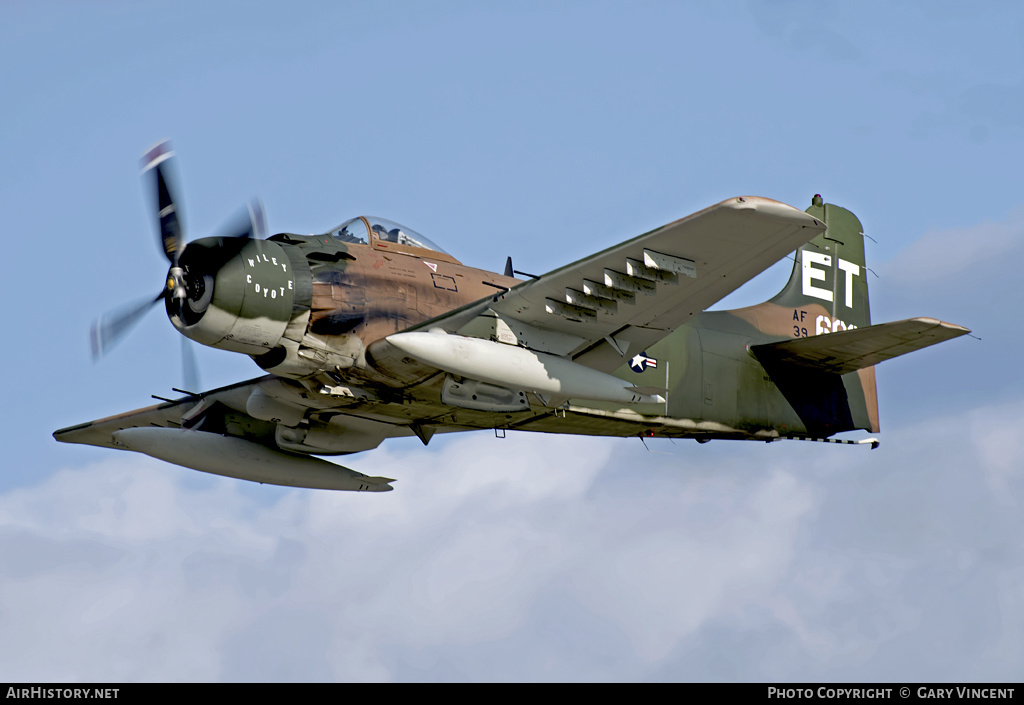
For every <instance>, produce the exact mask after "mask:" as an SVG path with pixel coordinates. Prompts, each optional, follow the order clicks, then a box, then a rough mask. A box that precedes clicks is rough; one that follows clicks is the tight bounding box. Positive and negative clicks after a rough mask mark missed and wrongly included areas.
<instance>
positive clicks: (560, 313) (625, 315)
mask: <svg viewBox="0 0 1024 705" xmlns="http://www.w3.org/2000/svg"><path fill="white" fill-rule="evenodd" d="M824 229H825V225H824V223H822V222H821V221H820V220H818V219H817V218H814V217H813V216H810V215H808V214H807V213H804V212H803V211H801V210H798V209H796V208H793V207H792V206H787V205H785V204H783V203H779V202H778V201H772V200H770V199H766V198H757V197H740V198H732V199H729V200H727V201H722V202H721V203H719V204H717V205H714V206H711V207H710V208H707V209H705V210H703V211H700V212H699V213H695V214H693V215H691V216H688V217H686V218H683V219H682V220H677V221H675V222H674V223H669V224H668V225H665V226H664V227H661V228H657V229H656V230H652V231H650V232H648V233H644V234H643V235H640V236H639V237H635V238H633V239H632V240H628V241H626V242H624V243H622V244H619V245H616V246H614V247H611V248H609V249H607V250H604V251H603V252H599V253H597V254H595V255H592V256H590V257H587V258H585V259H582V260H579V261H577V262H574V263H572V264H570V265H568V266H565V267H562V268H561V269H556V270H555V271H553V272H550V273H548V274H545V275H544V276H542V277H540V278H538V279H536V280H534V281H529V282H524V283H523V284H520V285H519V286H516V287H515V288H513V289H511V290H509V291H506V292H505V293H503V294H498V295H496V296H494V297H492V298H490V299H486V300H484V301H482V302H477V303H475V304H471V305H469V306H466V307H463V308H461V309H458V310H456V311H453V312H450V313H448V314H445V315H443V316H439V317H437V318H434V319H432V320H430V321H427V322H425V323H422V324H420V325H418V326H416V327H415V328H414V329H410V330H417V329H423V330H430V329H434V328H443V329H444V330H445V331H447V332H450V333H459V334H461V335H466V336H471V337H483V338H491V339H494V340H499V341H502V342H507V343H512V344H517V345H521V346H524V347H529V348H531V349H534V350H539V351H542V352H546V353H551V354H555V355H561V356H567V357H570V358H572V359H573V360H574V361H575V362H578V363H581V364H583V365H586V366H587V367H591V368H593V369H597V370H601V371H604V372H610V371H612V370H614V369H616V368H618V367H620V366H621V365H622V364H623V358H626V357H629V356H632V355H635V354H637V353H640V352H641V351H642V350H644V349H645V348H646V347H647V346H649V345H651V344H653V343H655V342H657V341H658V340H660V339H661V338H663V337H665V336H666V335H668V334H669V333H671V332H672V331H673V330H674V329H676V328H678V327H679V326H680V325H681V324H683V323H685V322H686V321H687V320H688V319H689V318H690V317H692V316H693V315H695V314H696V313H699V312H700V311H703V310H704V309H706V308H707V307H709V306H711V305H712V304H714V303H715V302H717V301H719V300H720V299H721V298H723V297H724V296H726V295H727V294H729V293H730V292H732V291H733V290H735V289H736V288H738V287H739V286H740V285H741V284H743V283H744V282H746V281H747V280H749V279H750V278H752V277H754V276H755V275H757V274H759V273H760V272H762V271H763V270H765V269H767V268H768V267H769V266H771V265H772V264H774V263H775V262H777V261H778V260H780V259H781V258H782V257H784V256H785V255H786V254H788V253H790V252H792V251H794V250H795V249H796V248H797V247H799V246H800V245H802V244H804V243H805V242H807V241H809V240H811V239H812V238H814V237H815V236H817V235H818V233H820V232H822V231H824Z"/></svg>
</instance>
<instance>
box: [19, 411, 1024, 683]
mask: <svg viewBox="0 0 1024 705" xmlns="http://www.w3.org/2000/svg"><path fill="white" fill-rule="evenodd" d="M964 423H965V422H964V421H963V420H962V418H960V417H957V418H950V419H946V420H940V421H938V422H929V423H928V424H923V425H922V426H920V427H917V428H910V429H904V430H897V431H895V432H890V434H889V437H888V438H887V440H886V444H885V445H883V448H882V449H880V450H878V451H865V450H863V449H859V448H858V449H850V448H837V447H832V446H819V445H816V444H791V445H788V446H787V445H784V444H773V445H771V446H764V445H762V444H750V445H744V444H726V443H713V444H711V445H710V446H707V447H705V446H696V444H684V445H681V446H680V447H675V448H671V450H672V455H671V456H664V455H658V454H646V453H643V451H642V450H638V448H636V447H634V446H633V445H632V444H633V441H632V440H612V439H588V438H578V437H551V436H545V435H530V434H512V435H510V437H509V438H507V439H505V440H503V441H501V440H496V439H493V438H491V437H489V436H487V435H486V434H477V435H474V436H468V437H462V438H453V439H446V441H445V442H444V443H442V444H440V448H439V449H436V450H435V449H433V448H432V449H430V450H429V451H427V450H422V449H412V447H411V446H407V447H406V449H405V450H402V451H400V452H399V451H389V450H383V451H377V452H374V453H370V454H366V455H362V456H357V457H356V458H353V459H352V462H351V463H350V464H351V465H354V466H357V467H358V468H359V469H361V470H364V471H367V470H372V472H375V473H378V472H379V473H382V474H385V475H388V476H390V477H397V478H399V482H397V483H396V486H397V489H396V491H395V492H392V493H387V494H385V495H362V494H354V493H351V494H350V493H331V492H304V491H289V490H279V489H276V488H269V487H257V486H252V485H246V484H244V483H241V482H238V481H233V480H226V479H221V478H213V477H207V476H202V475H193V474H190V473H189V471H185V470H180V469H178V468H173V467H170V466H165V465H162V464H160V463H158V462H156V461H153V460H150V459H148V458H144V457H141V456H132V455H128V454H125V455H123V456H117V457H115V458H111V459H110V460H106V461H104V462H101V463H97V464H95V465H92V466H88V467H85V468H81V469H77V470H65V471H62V472H60V473H58V474H56V475H55V476H53V477H52V478H51V479H50V480H49V481H47V482H46V483H44V484H43V485H41V486H39V487H35V488H27V489H19V490H16V491H12V492H9V493H7V494H5V495H0V551H2V553H3V555H4V556H5V561H4V562H3V565H2V566H0V578H2V585H3V590H2V592H0V625H2V627H3V631H4V634H5V636H6V637H7V638H6V639H5V640H4V642H3V645H0V664H2V665H0V677H2V678H5V679H9V680H28V681H32V680H39V681H46V680H113V681H121V680H166V679H183V680H268V679H269V680H293V679H294V680H311V679H312V680H316V679H326V680H393V679H436V678H440V679H445V678H455V679H485V680H486V679H510V678H513V679H514V678H520V679H534V680H536V679H547V678H551V679H558V680H563V679H587V680H602V679H638V678H659V679H673V678H700V679H720V678H746V679H768V678H774V679H792V678H812V679H815V678H840V679H861V678H866V679H871V678H881V677H886V676H888V677H897V676H896V675H892V673H893V672H892V671H891V670H887V669H891V668H892V664H893V663H896V664H898V665H899V666H900V667H901V668H902V669H903V670H901V671H898V673H902V674H903V675H902V676H899V677H901V678H903V679H907V678H910V679H913V678H925V679H942V678H957V677H959V678H971V677H977V678H985V677H997V678H1006V679H1009V678H1011V677H1013V676H1015V675H1016V676H1019V675H1020V672H1019V667H1016V668H1017V670H1014V668H1015V667H1014V666H1013V664H1019V663H1021V662H1022V661H1024V659H1021V658H1020V657H1021V656H1024V648H1022V638H1024V637H1022V635H1024V594H1022V593H1021V591H1020V589H1019V585H1020V581H1019V579H1020V578H1021V577H1022V570H1024V568H1022V564H1024V561H1022V557H1024V552H1022V550H1021V548H1020V547H1019V545H1018V544H1019V542H1018V541H1017V540H1016V538H1015V537H1018V536H1019V535H1020V530H1021V528H1022V520H1021V519H1020V518H1019V513H1018V512H1017V511H1016V509H1015V507H1014V506H1010V505H1008V504H1007V502H1006V498H1007V497H1013V498H1019V497H1020V494H1021V490H1022V484H1024V481H1022V479H1021V474H1020V472H1019V471H1018V470H1016V468H1019V467H1021V465H1022V462H1024V457H1022V455H1024V448H1021V446H1020V444H1019V443H1017V444H1012V445H1011V444H1001V445H1000V448H1001V450H1000V451H999V452H998V453H994V452H993V451H992V450H991V445H992V436H991V434H992V433H998V432H999V429H1012V428H1014V427H1019V425H1020V424H1021V423H1024V404H1016V405H1009V406H1004V407H998V408H990V409H980V410H977V411H976V412H974V413H973V414H972V415H971V417H970V420H969V421H967V422H966V423H967V424H968V426H969V428H970V429H971V430H970V431H969V432H967V433H960V432H959V431H960V430H961V429H962V428H963V427H964ZM665 448H666V449H667V448H669V446H668V444H665ZM974 458H978V459H979V460H978V461H977V462H975V461H974V460H973V459H974ZM972 465H973V466H972ZM993 477H995V478H997V479H998V482H997V483H994V481H993V480H992V478H993ZM268 498H270V499H269V501H268ZM980 595H991V598H988V599H990V600H994V601H995V603H997V604H998V611H999V615H1000V619H999V622H998V624H992V623H991V622H990V621H986V620H987V617H986V611H987V610H988V609H989V607H988V604H989V603H985V602H984V601H981V602H979V601H978V597H979V596H980ZM972 625H973V626H972ZM972 629H973V630H974V631H973V632H971V631H970V630H972ZM965 634H974V637H973V638H974V642H971V641H970V640H969V639H968V640H967V641H966V642H965V641H964V639H965V638H967V637H966V636H965ZM766 644H772V645H774V646H771V647H770V648H769V647H768V646H766ZM894 653H895V655H894ZM983 654H984V656H985V662H984V663H986V664H988V665H987V666H984V667H982V666H977V665H972V664H976V663H980V662H978V661H976V660H974V659H978V658H981V656H982V655H983ZM958 658H960V659H961V660H960V661H959V662H958V661H957V659H958ZM950 663H960V666H958V668H959V669H960V670H956V669H952V670H950V668H951V667H950V666H948V664H950ZM932 664H938V665H937V666H936V665H932ZM986 668H987V669H988V670H985V669H986Z"/></svg>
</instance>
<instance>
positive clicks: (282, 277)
mask: <svg viewBox="0 0 1024 705" xmlns="http://www.w3.org/2000/svg"><path fill="white" fill-rule="evenodd" d="M379 222H385V223H386V222H387V221H379V219H373V218H365V217H360V218H356V219H352V220H351V221H348V222H347V223H346V224H344V225H343V226H339V228H337V229H335V230H333V231H330V232H328V233H325V234H323V235H314V236H302V235H295V234H289V233H282V234H278V235H274V236H273V237H271V238H269V239H267V240H254V239H245V240H237V241H228V240H225V239H223V238H221V239H218V238H208V239H205V240H197V241H195V242H193V243H190V244H189V245H188V246H187V247H185V248H184V251H183V253H182V254H181V260H180V264H181V266H182V268H183V269H184V270H185V271H186V273H187V277H186V278H187V279H188V281H189V290H188V299H187V301H186V304H185V305H184V306H183V307H179V306H177V305H176V304H175V305H172V301H171V299H170V298H168V300H167V306H168V314H169V316H170V317H171V320H172V321H173V322H174V325H175V326H176V327H177V328H178V329H179V330H180V331H181V332H182V333H183V334H185V335H186V336H188V337H190V338H192V339H194V340H197V341H198V342H201V343H203V344H206V345H210V346H213V347H218V348H222V349H227V350H232V351H235V352H242V353H245V354H247V355H250V356H252V358H253V359H254V360H255V361H256V362H257V364H258V365H259V366H260V367H261V368H262V369H264V370H265V371H266V372H268V373H269V374H268V375H267V376H265V377H261V378H257V379H253V380H249V381H248V382H243V383H240V384H237V385H231V386H230V387H225V388H221V389H217V390H213V391H210V392H207V393H203V394H200V395H193V396H189V397H186V398H183V399H179V400H175V401H171V400H168V401H167V402H166V403H163V404H159V405H156V406H153V407H149V408H147V409H140V410H138V411H136V412H130V413H128V414H120V415H118V416H114V417H110V418H107V419H101V420H98V421H94V422H91V423H87V424H81V425H79V426H74V427H71V428H66V429H62V430H60V431H57V432H56V433H55V434H54V435H55V437H56V438H57V439H58V440H61V441H66V442H76V443H88V444H93V445H101V446H107V447H128V446H126V445H125V443H123V442H120V441H119V440H118V439H119V438H122V437H121V436H117V435H116V434H117V432H119V431H123V430H125V429H128V428H136V427H158V428H161V427H162V428H191V429H195V430H196V431H197V432H200V433H203V432H206V433H213V434H218V435H221V436H228V437H234V438H240V439H243V440H246V441H250V442H253V443H256V444H258V445H261V446H265V447H267V448H270V449H273V450H275V451H282V452H286V453H299V454H307V455H308V454H316V455H337V454H346V453H354V452H359V451H362V450H367V449H370V448H374V447H376V446H377V445H379V444H380V443H381V442H382V441H383V440H384V439H386V438H389V437H397V436H409V435H416V436H417V437H419V438H420V440H422V441H423V442H424V443H427V442H429V440H430V438H431V437H432V436H433V434H434V433H437V432H441V433H444V432H454V431H464V430H472V429H514V430H524V431H537V432H545V433H571V434H585V435H608V436H623V437H625V436H641V437H646V436H660V437H669V438H694V439H696V440H698V441H701V442H704V441H707V440H711V439H716V438H717V439H735V440H761V441H772V440H777V439H781V438H804V437H829V436H832V435H834V434H836V433H840V432H844V431H852V430H864V431H868V432H871V433H874V432H877V431H878V430H879V414H878V395H877V392H876V388H875V374H874V367H873V366H874V365H875V364H877V363H878V362H881V361H884V360H886V359H889V358H891V357H895V356H896V355H900V354H904V353H906V352H910V351H913V350H916V349H920V348H922V347H925V346H927V345H931V344H934V343H937V342H941V341H942V340H947V339H950V338H953V337H956V336H959V335H963V334H964V333H966V332H968V331H967V329H965V328H962V327H960V326H955V325H952V324H948V323H942V322H940V321H937V320H935V319H925V318H919V319H910V320H907V321H899V322H895V323H886V324H882V325H872V324H871V316H870V307H869V298H868V284H867V277H866V275H867V271H868V270H867V267H866V262H865V255H864V236H863V228H862V226H861V223H860V221H859V220H858V219H857V218H856V216H854V215H853V214H852V213H851V212H850V211H848V210H846V209H844V208H841V207H839V206H834V205H831V204H825V203H823V202H822V200H821V198H820V197H818V196H816V197H815V199H814V200H813V202H812V205H811V207H810V208H808V209H807V211H806V215H804V214H801V213H800V212H799V211H797V210H796V209H791V208H790V207H788V206H784V205H783V204H777V203H776V202H773V201H769V200H767V199H754V198H749V197H745V198H738V199H730V200H729V201H724V202H722V203H721V204H718V205H717V206H713V207H712V208H709V209H706V210H705V211H701V212H700V213H697V214H695V215H693V216H690V217H688V218H686V219H683V220H681V221H677V222H676V223H672V224H669V225H667V226H665V227H664V228H661V229H658V230H655V231H651V232H650V233H645V234H644V235H641V236H639V237H637V238H634V239H633V240H630V241H627V242H626V243H623V244H622V245H620V246H616V247H615V248H609V249H608V250H605V251H604V252H601V253H598V254H597V255H594V256H592V257H590V258H587V259H585V260H580V262H578V263H574V264H573V265H569V266H567V267H564V268H562V269H560V270H556V272H553V273H551V274H549V275H545V276H544V277H539V278H537V279H536V280H535V281H522V280H518V279H515V278H513V277H509V276H505V275H502V274H497V273H493V272H487V271H485V270H480V269H475V268H471V267H467V266H465V265H463V264H462V263H460V262H459V261H458V260H456V259H455V258H453V257H452V256H451V255H449V254H447V253H445V252H443V251H441V250H440V249H439V248H436V247H435V246H433V244H432V243H430V242H429V241H428V240H426V239H425V238H422V237H421V236H418V234H416V233H414V232H412V231H408V232H409V233H411V236H409V235H408V234H407V233H406V232H404V231H403V230H401V229H399V228H395V229H393V230H391V233H390V236H389V235H387V234H386V233H387V231H386V230H384V229H380V228H379V227H378V225H377V223H379ZM392 225H393V224H392ZM755 226H756V227H755ZM375 228H376V229H375ZM747 228H753V230H751V232H752V233H754V234H753V235H749V236H748V235H745V234H744V233H745V232H746V229H747ZM353 233H355V235H354V234H353ZM395 233H398V235H395ZM812 236H813V237H812ZM389 238H390V239H389ZM680 238H682V239H680ZM686 238H690V239H689V240H687V239H686ZM744 238H746V239H744ZM676 242H681V243H683V244H680V245H678V246H677V245H674V244H673V243H676ZM686 243H689V244H686ZM800 243H803V244H800ZM797 244H800V246H799V247H798V249H797V250H796V252H795V254H794V255H793V261H794V263H793V269H792V274H791V276H790V278H789V281H788V282H787V283H786V285H785V287H784V288H783V289H782V291H781V292H780V293H779V294H778V295H776V296H775V297H773V298H772V299H770V300H768V301H766V302H764V303H761V304H758V305H755V306H749V307H745V308H739V309H733V310H728V311H706V310H703V309H704V308H706V307H707V305H709V304H711V303H713V302H714V301H717V300H718V299H720V298H721V297H722V296H723V295H724V294H726V293H728V292H729V291H732V290H733V289H735V288H736V287H737V286H739V285H740V284H741V283H742V282H743V281H746V279H748V278H749V277H750V276H753V275H754V274H756V273H757V272H759V271H762V270H763V269H764V268H766V267H767V266H769V265H770V264H772V263H773V262H774V261H777V260H778V258H779V257H780V256H782V255H784V254H785V252H786V251H792V250H791V248H792V247H793V246H794V245H797ZM702 248H703V249H702ZM618 262H621V264H616V263H618ZM588 267H589V269H588ZM602 268H603V272H604V275H603V276H604V280H603V283H602V282H601V281H598V279H599V278H600V276H599V274H600V272H601V271H602ZM588 272H590V273H589V274H588ZM595 272H596V273H597V274H595ZM179 279H181V277H179ZM171 283H172V284H174V281H172V282H171ZM563 291H564V298H563V297H562V292H563ZM672 296H674V297H675V298H669V297H672ZM676 301H679V302H681V303H678V304H677V303H674V302H676ZM666 302H667V303H666ZM684 307H685V308H684ZM694 307H695V310H690V309H691V308H694ZM409 332H430V333H436V334H437V335H450V336H455V337H459V336H462V337H469V338H477V339H483V340H487V341H489V342H490V343H492V344H493V345H497V346H499V347H498V348H492V349H493V350H494V351H495V352H498V351H507V350H508V347H506V346H510V347H512V348H518V349H522V350H523V351H524V352H523V355H524V356H527V357H525V358H524V359H529V360H533V361H540V362H539V363H538V364H541V363H543V361H544V360H550V359H552V358H553V357H557V358H558V359H561V360H564V361H566V362H570V363H574V364H578V365H583V366H587V367H589V368H591V369H596V370H598V371H601V370H603V371H604V372H611V373H612V375H613V376H614V377H615V378H618V379H620V380H623V381H624V382H625V383H626V386H625V389H627V390H634V392H635V394H636V395H637V396H636V399H643V400H646V401H645V402H642V403H632V404H624V403H618V402H608V401H603V402H602V401H593V400H588V399H586V398H579V397H578V396H576V395H567V396H561V397H560V396H559V395H558V394H551V393H540V392H538V391H536V389H531V388H528V387H526V386H521V387H517V386H516V385H514V384H511V383H510V384H501V383H499V382H500V379H497V380H496V379H495V378H494V374H495V373H492V376H491V377H490V378H488V377H481V378H479V379H472V378H467V377H465V376H464V375H462V376H460V374H457V373H453V372H452V371H451V370H452V369H456V368H458V366H457V365H452V366H450V367H449V366H447V365H441V366H440V367H438V366H435V365H434V364H429V363H427V362H424V361H423V360H422V359H418V358H415V357H413V356H411V355H409V354H407V353H406V352H403V348H402V347H401V346H400V345H399V344H398V341H399V339H400V336H396V334H406V333H409ZM563 367H564V365H563ZM570 367H571V365H570ZM552 369H554V368H552ZM497 374H498V375H499V377H500V371H499V373H497ZM595 374H596V373H595ZM510 378H512V375H511V371H510ZM652 399H656V400H657V401H656V402H652V401H651V400H652ZM130 449H132V450H137V448H130ZM158 457H160V456H158ZM172 462H179V464H185V463H181V462H180V461H178V460H172ZM188 466H189V467H197V469H203V470H207V471H210V470H208V469H207V468H206V467H199V466H197V465H188ZM213 472H217V471H216V470H214V471H213ZM225 474H229V473H225ZM260 481H264V480H260ZM281 484H289V483H287V482H282V483H281ZM291 484H294V483H291Z"/></svg>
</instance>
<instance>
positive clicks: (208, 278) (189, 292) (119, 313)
mask: <svg viewBox="0 0 1024 705" xmlns="http://www.w3.org/2000/svg"><path fill="white" fill-rule="evenodd" d="M174 163H175V160H174V152H173V151H172V149H171V144H170V142H168V141H166V140H164V141H162V142H159V143H157V144H156V145H155V146H154V147H152V148H151V149H150V150H149V151H147V152H146V153H145V154H144V155H143V157H142V177H143V179H144V180H146V181H149V182H150V184H151V186H150V188H152V189H153V190H154V191H155V195H156V207H157V213H156V215H157V227H158V234H159V238H160V240H159V242H160V247H161V249H162V250H163V253H164V256H165V257H166V258H167V261H168V263H169V264H170V268H169V269H168V270H167V278H166V281H165V284H164V288H163V289H162V290H161V291H160V293H159V294H157V295H156V297H155V298H147V299H145V300H144V301H142V302H140V303H135V304H132V305H129V306H124V307H121V308H119V309H115V310H113V311H111V312H110V313H107V314H104V315H103V316H101V317H100V318H99V319H97V320H96V321H95V322H94V323H93V324H92V327H91V329H90V332H89V346H90V349H91V352H92V358H93V360H94V361H96V360H98V359H99V358H101V357H103V356H104V355H106V354H107V353H108V352H110V350H111V349H112V348H113V347H114V346H115V345H116V344H117V343H119V342H120V341H121V340H122V339H123V338H124V336H125V335H126V334H127V333H128V331H130V330H131V329H132V328H133V327H134V326H135V325H136V324H137V323H138V322H139V321H140V320H142V318H143V317H144V316H145V315H146V314H147V313H149V310H150V309H151V308H152V307H153V306H154V305H155V304H157V303H159V302H160V301H164V302H165V303H166V307H167V313H168V315H169V316H175V317H177V318H178V319H179V320H180V321H181V322H183V324H184V325H188V324H189V320H190V312H191V311H193V309H192V306H194V305H201V306H206V305H208V304H209V301H210V299H211V298H212V285H213V280H214V277H215V276H216V273H217V271H219V269H220V267H221V266H223V264H224V262H226V261H227V260H228V259H229V258H230V257H231V256H233V255H234V254H237V252H239V251H241V249H242V247H244V246H245V242H246V241H248V240H250V239H254V238H262V237H264V236H265V234H266V216H265V214H264V211H263V205H262V204H261V203H260V202H259V201H258V200H256V199H253V200H252V201H250V202H249V203H248V204H247V206H246V207H245V208H244V209H243V211H242V212H240V213H239V214H238V215H237V216H235V217H234V218H232V219H231V220H229V221H228V223H226V224H225V226H223V227H222V228H220V230H219V232H220V235H219V236H218V238H217V239H216V240H211V241H208V242H207V244H206V245H204V247H203V252H201V253H199V254H200V255H201V256H199V257H198V260H199V261H201V262H202V264H203V266H202V267H197V268H196V270H197V271H195V272H194V274H192V275H191V276H190V272H189V264H188V263H187V260H188V259H189V258H188V257H185V258H184V259H185V260H186V261H183V255H184V254H185V251H186V249H187V247H186V245H185V238H184V228H183V226H182V222H181V217H180V212H179V209H180V206H179V204H180V201H178V200H177V199H176V198H175V194H176V192H177V191H178V189H177V178H176V172H175V169H174ZM210 243H212V245H211V244H210ZM217 253H219V255H218V254H217ZM203 310H205V309H203ZM191 315H195V314H194V313H192V314H191ZM188 342H189V341H188V339H187V338H183V339H182V361H183V367H184V372H185V386H186V388H187V389H191V390H195V389H197V388H198V386H199V384H198V375H197V373H196V364H195V355H194V354H193V353H192V350H191V349H190V348H189V346H188Z"/></svg>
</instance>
